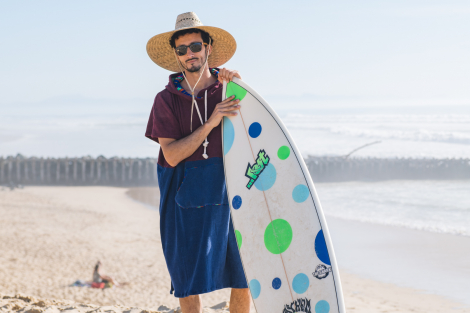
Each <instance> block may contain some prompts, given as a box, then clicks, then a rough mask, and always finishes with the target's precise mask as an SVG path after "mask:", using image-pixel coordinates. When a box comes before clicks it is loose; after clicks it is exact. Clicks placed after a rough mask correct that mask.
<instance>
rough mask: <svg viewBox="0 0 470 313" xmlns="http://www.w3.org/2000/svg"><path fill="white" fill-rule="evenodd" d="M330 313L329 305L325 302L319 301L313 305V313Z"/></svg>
mask: <svg viewBox="0 0 470 313" xmlns="http://www.w3.org/2000/svg"><path fill="white" fill-rule="evenodd" d="M328 312H330V304H329V303H328V302H327V301H325V300H320V301H318V302H317V304H316V305H315V313H328Z"/></svg>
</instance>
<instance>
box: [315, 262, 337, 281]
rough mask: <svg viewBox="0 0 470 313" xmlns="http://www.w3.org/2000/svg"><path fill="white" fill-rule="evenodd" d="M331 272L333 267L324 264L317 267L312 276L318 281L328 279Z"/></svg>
mask: <svg viewBox="0 0 470 313" xmlns="http://www.w3.org/2000/svg"><path fill="white" fill-rule="evenodd" d="M331 271H332V269H331V266H330V267H326V266H325V265H323V264H318V265H317V267H315V272H313V273H312V275H313V277H316V278H318V279H323V278H326V277H327V276H328V274H330V272H331Z"/></svg>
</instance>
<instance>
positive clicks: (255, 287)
mask: <svg viewBox="0 0 470 313" xmlns="http://www.w3.org/2000/svg"><path fill="white" fill-rule="evenodd" d="M249 287H250V291H251V296H252V297H253V299H256V298H258V297H259V294H260V293H261V284H260V283H259V281H258V280H257V279H252V280H251V281H250V285H249Z"/></svg>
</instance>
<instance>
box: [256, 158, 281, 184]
mask: <svg viewBox="0 0 470 313" xmlns="http://www.w3.org/2000/svg"><path fill="white" fill-rule="evenodd" d="M276 175H277V174H276V168H275V167H274V165H272V164H271V163H269V164H268V165H267V166H266V168H265V169H264V171H263V172H262V173H261V174H260V175H259V177H258V179H257V180H256V182H255V187H256V189H258V190H261V191H265V190H268V189H269V188H271V187H272V186H273V185H274V183H275V182H276Z"/></svg>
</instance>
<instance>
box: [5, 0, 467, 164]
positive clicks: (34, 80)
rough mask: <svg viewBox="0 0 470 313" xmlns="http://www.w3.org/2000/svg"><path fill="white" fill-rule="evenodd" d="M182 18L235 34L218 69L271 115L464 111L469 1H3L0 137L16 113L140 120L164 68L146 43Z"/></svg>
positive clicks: (48, 118) (47, 119)
mask: <svg viewBox="0 0 470 313" xmlns="http://www.w3.org/2000/svg"><path fill="white" fill-rule="evenodd" d="M188 11H194V12H196V13H197V15H198V16H199V18H200V20H201V21H202V22H203V23H204V24H205V25H210V26H216V27H220V28H223V29H225V30H227V31H228V32H230V33H231V34H232V35H233V36H234V37H235V39H236V40H237V51H236V53H235V55H234V57H233V58H232V59H231V60H230V61H229V62H228V63H227V64H225V65H224V66H225V67H227V68H230V69H236V70H239V71H240V73H241V75H242V77H243V79H244V80H245V81H246V82H247V83H248V84H249V85H250V86H252V87H253V88H254V89H256V90H257V91H258V92H259V93H260V94H261V95H263V97H264V98H265V99H267V100H268V102H269V103H271V104H272V106H273V107H274V108H275V109H276V110H277V111H278V112H284V113H285V112H290V111H291V110H297V112H300V111H302V110H307V111H308V110H310V111H312V112H317V113H318V112H319V113H322V112H323V113H324V112H327V113H338V112H339V113H344V112H349V111H351V112H356V113H357V112H359V113H364V112H365V113H382V112H395V111H396V110H399V109H400V110H401V111H402V112H417V113H426V112H442V110H445V111H446V112H453V113H456V114H461V113H467V114H470V88H468V86H470V58H469V57H468V56H469V55H470V2H468V1H466V0H465V1H456V0H445V1H444V0H442V1H432V0H427V1H421V0H395V1H377V0H357V1H346V0H338V1H312V0H310V1H244V0H241V1H237V2H226V1H211V2H209V1H199V2H197V1H184V0H183V1H177V2H173V1H166V2H163V1H149V0H139V1H119V0H113V1H105V0H95V1H63V0H60V1H59V0H42V1H25V0H15V1H1V2H0V93H1V97H0V141H1V140H2V138H3V139H5V138H11V136H10V135H11V134H10V135H8V134H7V133H8V132H10V133H11V132H13V131H12V128H11V127H10V126H5V125H7V124H8V123H10V124H11V123H16V122H15V121H16V119H18V118H20V117H24V116H26V117H28V116H29V117H44V118H42V120H35V121H34V123H36V124H38V123H39V124H41V123H46V122H47V123H50V122H51V121H55V122H57V120H54V119H52V116H55V118H56V119H62V118H64V120H65V119H66V118H71V117H76V116H85V115H86V116H98V115H101V116H103V115H106V114H108V113H109V114H110V115H111V114H114V117H113V118H124V117H130V116H137V115H139V116H148V114H149V112H150V109H151V106H152V103H153V99H154V97H155V95H156V94H157V93H158V92H159V91H160V90H162V89H163V88H164V86H165V85H166V83H167V82H168V75H169V74H170V72H168V71H167V70H164V69H162V68H160V67H158V66H157V65H156V64H154V63H153V62H152V61H151V60H150V58H149V57H148V55H147V53H146V49H145V48H146V44H147V41H148V40H149V39H150V38H151V37H152V36H154V35H156V34H159V33H162V32H167V31H170V30H172V29H174V24H175V21H176V16H177V15H178V14H180V13H184V12H188ZM436 108H438V109H436ZM407 110H408V111H407ZM139 123H140V121H139ZM1 124H4V125H3V127H2V125H1ZM36 124H35V125H36ZM28 125H32V123H29V124H28ZM28 125H27V126H22V127H26V128H27V127H29V126H28ZM28 129H30V130H31V131H33V130H34V128H28ZM2 132H3V135H2ZM5 134H6V135H5ZM2 136H3V137H2ZM8 136H10V137H8ZM0 149H1V145H0ZM1 154H2V153H1V151H0V155H1Z"/></svg>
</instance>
